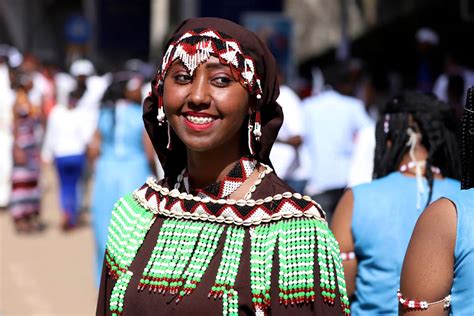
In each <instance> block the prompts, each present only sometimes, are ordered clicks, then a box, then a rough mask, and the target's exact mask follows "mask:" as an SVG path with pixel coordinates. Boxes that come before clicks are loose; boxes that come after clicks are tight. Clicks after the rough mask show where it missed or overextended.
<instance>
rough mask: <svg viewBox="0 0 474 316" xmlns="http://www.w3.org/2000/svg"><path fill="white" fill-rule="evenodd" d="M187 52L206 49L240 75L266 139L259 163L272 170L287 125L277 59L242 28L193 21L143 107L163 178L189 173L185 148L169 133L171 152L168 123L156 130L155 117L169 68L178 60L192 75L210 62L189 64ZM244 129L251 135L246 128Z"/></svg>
mask: <svg viewBox="0 0 474 316" xmlns="http://www.w3.org/2000/svg"><path fill="white" fill-rule="evenodd" d="M197 43H200V44H198V45H197ZM206 45H207V46H206ZM211 46H212V47H211ZM187 47H190V48H189V51H190V52H191V51H192V52H195V51H196V48H197V49H198V50H199V49H202V50H203V51H204V50H206V49H208V51H211V53H210V55H213V56H216V55H217V56H216V57H218V58H219V60H220V62H221V63H223V64H228V65H229V66H230V67H231V69H232V70H233V71H234V72H235V73H237V75H239V77H240V80H241V82H242V84H243V85H244V86H245V87H246V88H247V90H248V91H249V93H250V94H251V95H252V96H254V97H255V98H257V108H258V109H259V110H260V113H261V125H262V128H261V131H262V136H261V139H260V142H259V143H255V145H254V147H255V158H257V159H258V160H259V161H261V162H263V163H267V164H271V163H270V158H269V155H270V150H271V148H272V145H273V143H274V142H275V140H276V137H277V135H278V131H279V129H280V127H281V124H282V123H283V113H282V110H281V107H280V106H279V105H278V103H277V102H276V99H277V97H278V95H279V93H280V89H279V84H278V79H277V66H276V63H275V59H274V58H273V55H272V54H271V52H270V50H269V49H268V48H267V46H266V45H265V44H264V43H263V42H262V41H261V40H260V39H259V38H258V37H257V36H256V35H255V34H254V33H252V32H250V31H249V30H247V29H245V28H244V27H242V26H240V25H238V24H235V23H233V22H231V21H228V20H224V19H219V18H193V19H189V20H186V21H184V22H182V23H181V25H180V26H179V27H178V28H177V29H176V31H175V32H174V34H173V35H172V36H171V38H170V39H169V41H168V42H167V44H166V46H165V52H166V53H165V56H164V57H163V60H162V63H161V66H160V67H159V69H158V72H157V75H156V77H155V79H154V80H153V81H152V83H151V85H152V91H151V93H150V95H149V96H148V97H147V98H146V99H145V101H144V103H143V120H144V122H145V128H146V130H147V132H148V135H149V136H150V138H151V140H152V143H153V146H154V148H155V150H156V152H157V154H158V157H159V159H160V161H161V164H162V165H163V168H164V170H165V176H175V175H176V174H178V173H179V172H181V170H182V169H183V168H184V167H185V165H186V147H185V146H184V144H183V143H182V142H181V140H180V139H179V138H178V137H177V136H176V134H175V133H174V132H172V131H171V133H170V135H169V136H170V137H171V143H172V148H171V149H170V150H168V149H167V143H168V127H167V123H165V124H163V125H162V126H159V125H158V120H157V115H158V114H159V113H158V112H159V111H158V107H159V106H162V96H163V91H162V89H163V80H164V78H165V76H166V72H167V70H168V67H169V66H170V65H171V64H172V63H173V61H174V60H176V59H180V60H181V61H182V62H183V64H184V65H185V66H186V67H188V70H190V71H191V72H192V71H193V70H194V68H193V67H195V66H196V61H197V63H198V64H199V63H201V62H204V61H205V60H206V59H202V58H201V59H194V60H192V59H189V58H188V57H190V56H189V55H188V54H186V48H187ZM183 48H184V49H183ZM236 50H237V51H238V53H236ZM183 52H184V53H183ZM228 53H231V54H228ZM232 53H233V54H232ZM196 55H198V54H196ZM202 56H205V52H203V53H202V54H200V55H199V57H202ZM229 56H230V57H229ZM191 57H192V56H191ZM193 62H194V63H193ZM189 65H191V66H189ZM243 128H245V129H247V127H246V126H245V127H243Z"/></svg>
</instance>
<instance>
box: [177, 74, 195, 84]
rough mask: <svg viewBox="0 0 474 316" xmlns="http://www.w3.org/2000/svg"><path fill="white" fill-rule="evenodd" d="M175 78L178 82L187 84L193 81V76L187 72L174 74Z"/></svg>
mask: <svg viewBox="0 0 474 316" xmlns="http://www.w3.org/2000/svg"><path fill="white" fill-rule="evenodd" d="M174 80H175V81H176V83H178V84H187V83H189V82H191V80H192V78H191V76H190V75H187V74H177V75H175V76H174Z"/></svg>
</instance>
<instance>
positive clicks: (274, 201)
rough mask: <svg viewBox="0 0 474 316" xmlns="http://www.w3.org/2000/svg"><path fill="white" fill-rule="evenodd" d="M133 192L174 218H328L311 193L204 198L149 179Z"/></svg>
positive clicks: (239, 221)
mask: <svg viewBox="0 0 474 316" xmlns="http://www.w3.org/2000/svg"><path fill="white" fill-rule="evenodd" d="M133 195H134V198H135V199H136V200H137V201H138V202H139V203H140V204H141V205H142V206H143V207H144V208H145V209H147V210H149V211H150V212H151V213H154V214H160V215H163V216H167V217H175V218H185V219H193V220H204V221H210V222H217V223H227V224H235V225H245V226H250V225H259V224H261V223H268V222H271V221H276V220H280V219H284V218H293V217H301V216H305V217H308V218H317V219H320V220H324V218H325V215H324V212H323V211H322V209H321V207H320V206H319V204H317V203H316V202H315V201H313V200H311V198H310V197H309V196H302V195H301V194H299V193H291V192H285V193H283V194H276V195H274V196H270V197H267V198H265V199H259V200H237V201H236V200H232V199H219V200H214V199H212V198H203V199H202V198H200V197H199V196H194V195H191V194H188V193H185V192H179V191H178V190H176V189H173V190H171V191H170V190H169V189H168V188H165V187H162V186H160V185H158V184H157V183H156V182H155V180H154V179H153V178H150V179H148V181H147V183H146V184H144V185H143V186H142V187H141V188H140V189H138V190H136V191H135V192H134V194H133Z"/></svg>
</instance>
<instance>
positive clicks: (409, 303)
mask: <svg viewBox="0 0 474 316" xmlns="http://www.w3.org/2000/svg"><path fill="white" fill-rule="evenodd" d="M397 297H398V301H399V302H400V304H402V306H403V307H405V308H406V309H409V310H427V309H428V307H430V305H434V304H439V303H444V306H443V307H444V309H447V308H449V307H450V306H451V295H448V296H446V297H445V298H443V299H441V300H439V301H436V302H431V303H428V302H427V301H418V300H412V299H408V298H404V297H403V295H402V293H401V292H400V290H398V291H397Z"/></svg>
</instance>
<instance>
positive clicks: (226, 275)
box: [209, 226, 245, 315]
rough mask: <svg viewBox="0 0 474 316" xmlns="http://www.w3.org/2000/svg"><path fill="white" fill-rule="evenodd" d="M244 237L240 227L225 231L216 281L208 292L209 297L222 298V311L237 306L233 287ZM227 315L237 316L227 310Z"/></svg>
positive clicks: (233, 310)
mask: <svg viewBox="0 0 474 316" xmlns="http://www.w3.org/2000/svg"><path fill="white" fill-rule="evenodd" d="M244 237H245V230H244V229H243V228H242V227H233V226H230V227H229V228H228V229H227V232H226V239H225V242H224V250H223V252H222V259H221V262H220V264H219V268H218V270H217V276H216V281H215V283H214V285H213V286H212V288H211V291H210V292H209V297H211V296H212V297H214V298H223V307H224V310H226V308H229V306H230V305H236V304H238V303H236V302H238V295H237V291H235V290H234V289H233V287H234V283H235V279H236V277H237V272H238V270H239V264H240V256H241V254H242V247H243V243H244ZM229 294H230V295H229ZM224 296H225V297H224ZM229 315H237V309H236V308H232V310H229Z"/></svg>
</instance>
